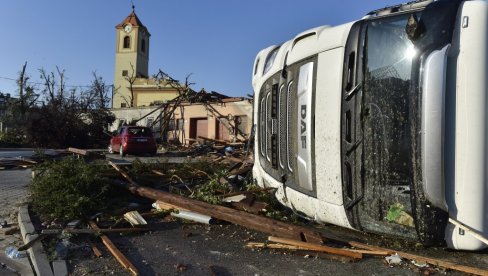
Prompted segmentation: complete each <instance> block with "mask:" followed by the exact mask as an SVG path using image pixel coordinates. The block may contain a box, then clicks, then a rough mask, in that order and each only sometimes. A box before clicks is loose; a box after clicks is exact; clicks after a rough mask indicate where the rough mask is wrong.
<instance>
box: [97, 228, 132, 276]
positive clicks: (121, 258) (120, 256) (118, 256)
mask: <svg viewBox="0 0 488 276" xmlns="http://www.w3.org/2000/svg"><path fill="white" fill-rule="evenodd" d="M89 224H90V227H91V228H92V229H93V230H95V231H100V228H98V225H97V224H96V223H95V222H94V221H89ZM100 238H101V239H102V242H103V244H104V245H105V246H106V247H107V249H108V251H110V253H111V254H112V255H113V256H114V257H115V259H117V261H118V262H119V263H120V264H121V265H122V266H123V267H124V268H125V269H127V270H129V271H130V272H131V273H132V274H134V275H139V271H138V270H137V268H136V267H135V266H134V265H133V264H132V263H131V262H130V261H129V259H127V257H125V255H124V254H122V252H120V250H119V249H118V248H117V246H115V244H114V243H113V242H112V241H111V240H110V239H109V238H108V237H107V236H106V235H104V234H102V235H100Z"/></svg>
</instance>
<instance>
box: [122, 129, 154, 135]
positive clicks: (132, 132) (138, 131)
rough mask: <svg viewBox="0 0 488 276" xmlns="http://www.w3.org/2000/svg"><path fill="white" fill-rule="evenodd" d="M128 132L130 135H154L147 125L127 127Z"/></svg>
mask: <svg viewBox="0 0 488 276" xmlns="http://www.w3.org/2000/svg"><path fill="white" fill-rule="evenodd" d="M127 133H128V134H129V135H136V136H144V137H151V136H152V132H151V130H150V129H149V128H145V127H130V128H128V129H127Z"/></svg>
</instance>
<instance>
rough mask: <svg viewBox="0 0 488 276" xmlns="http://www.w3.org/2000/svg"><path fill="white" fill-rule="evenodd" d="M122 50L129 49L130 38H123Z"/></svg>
mask: <svg viewBox="0 0 488 276" xmlns="http://www.w3.org/2000/svg"><path fill="white" fill-rule="evenodd" d="M124 48H130V36H125V37H124Z"/></svg>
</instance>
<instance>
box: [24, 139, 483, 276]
mask: <svg viewBox="0 0 488 276" xmlns="http://www.w3.org/2000/svg"><path fill="white" fill-rule="evenodd" d="M200 138H201V137H200ZM201 139H202V140H203V141H205V143H212V146H211V147H210V148H207V149H208V150H205V151H202V152H204V153H201V155H200V156H204V157H205V158H206V159H205V160H204V161H202V162H201V163H191V164H188V163H183V164H172V163H171V162H164V161H163V162H160V163H158V162H154V163H148V164H146V163H142V162H140V161H139V160H136V161H134V162H133V165H132V166H126V165H123V166H122V165H119V164H116V163H115V162H112V161H107V162H106V163H105V165H103V163H102V164H101V163H100V162H98V163H97V166H105V167H107V168H108V167H109V166H111V167H112V168H113V169H115V170H116V171H117V172H118V174H116V173H113V172H109V171H108V170H106V172H105V176H104V177H106V178H108V179H111V180H112V181H111V183H112V184H113V186H114V187H116V188H118V189H120V188H124V189H126V190H127V191H129V192H130V193H131V194H132V195H131V196H137V197H138V198H142V199H141V202H142V203H136V204H134V203H127V204H126V206H125V207H124V208H116V210H115V209H114V210H115V211H114V210H113V212H112V213H110V214H108V213H107V214H105V213H102V214H97V215H96V216H94V217H92V220H90V221H88V225H89V228H88V225H87V224H86V222H87V221H86V219H87V218H82V217H80V218H78V219H75V220H70V221H66V222H64V221H62V220H61V221H56V220H52V221H49V223H46V224H45V225H44V227H42V226H41V225H40V224H39V227H40V229H38V232H39V236H38V238H37V239H36V240H33V241H31V242H30V243H28V244H25V245H24V246H21V247H19V248H18V249H17V250H18V251H19V252H21V251H23V250H26V249H27V248H28V247H30V246H32V244H34V243H35V242H39V241H41V240H44V239H45V238H46V237H48V236H49V237H55V236H56V237H61V236H64V237H65V238H64V239H61V241H59V239H58V241H57V243H56V244H55V248H56V252H58V254H57V256H58V257H60V258H62V259H64V258H67V257H68V256H69V253H68V251H69V248H72V247H73V246H72V245H70V239H69V238H70V237H69V236H66V235H78V236H79V235H82V234H84V235H85V236H86V235H87V236H88V237H89V238H88V237H85V236H84V237H85V238H84V239H83V240H82V243H83V244H85V247H86V248H88V250H89V253H90V254H93V255H94V256H96V257H97V258H100V257H102V256H103V253H102V251H101V250H100V249H99V248H97V247H96V245H95V244H94V243H93V242H92V240H91V239H92V238H100V239H101V240H102V242H103V244H104V245H105V246H106V247H107V250H108V251H109V252H110V253H111V254H112V255H113V256H114V257H115V259H116V260H117V261H118V262H119V263H120V264H121V265H122V267H124V268H125V269H126V270H128V271H130V273H132V274H133V275H139V271H138V270H137V268H136V266H134V264H133V263H132V262H131V261H130V259H129V258H128V257H127V256H125V255H124V254H123V253H122V252H121V251H120V250H119V249H118V248H117V246H116V245H115V244H114V243H113V242H112V241H111V240H110V239H109V237H108V236H107V234H108V233H136V232H148V233H151V231H155V230H154V229H151V228H150V227H151V220H148V218H154V217H158V216H159V217H160V218H165V220H166V219H168V217H169V216H172V217H177V218H182V219H184V220H190V221H193V222H197V223H205V224H213V223H220V222H222V221H225V222H229V223H232V224H237V225H241V226H243V227H246V228H248V229H253V230H255V231H258V232H262V233H266V234H267V235H270V236H269V237H268V241H264V242H257V241H255V240H254V237H251V238H249V239H250V240H254V241H251V242H248V243H247V244H246V245H245V246H246V247H248V248H252V249H253V250H276V251H277V252H286V253H290V254H297V255H301V256H305V258H326V259H333V260H339V261H342V262H353V261H354V262H356V261H359V260H361V259H363V258H371V257H381V258H385V261H386V262H387V263H388V265H399V264H403V263H408V264H409V265H411V266H413V267H417V268H418V269H432V266H434V267H443V268H446V269H451V270H457V271H461V272H465V273H471V274H475V275H486V274H488V271H486V270H483V269H478V268H474V267H469V266H463V265H458V264H455V263H452V262H448V261H444V260H440V259H435V258H428V257H423V256H419V255H415V254H410V253H406V252H401V251H397V250H391V249H387V248H382V247H375V246H371V245H367V244H365V243H360V242H354V241H348V240H341V239H338V238H337V237H332V236H327V235H325V234H324V233H322V232H319V231H317V230H316V229H314V228H311V227H308V226H303V225H296V224H291V223H288V222H283V221H280V220H276V219H273V218H269V217H266V216H265V215H266V214H267V212H268V211H273V208H274V205H273V203H272V202H271V201H267V198H268V197H269V198H274V197H273V192H274V189H272V188H264V189H263V188H258V187H255V186H253V185H251V184H250V182H251V181H249V180H250V178H249V173H250V171H251V169H252V156H249V155H247V154H246V153H245V152H244V151H243V146H244V145H245V143H237V144H236V143H232V144H231V143H229V142H225V141H224V142H222V141H218V140H215V139H208V138H206V139H204V138H201ZM202 145H205V144H202ZM207 146H208V145H207ZM207 146H205V147H207ZM215 146H217V147H215ZM220 146H224V147H223V148H220ZM229 146H231V147H232V148H228V147H229ZM69 152H72V153H75V154H77V155H79V156H80V157H83V158H85V157H87V156H88V158H89V159H90V160H93V159H100V158H103V156H102V155H100V154H99V152H97V151H87V150H80V149H73V148H70V149H69ZM93 152H95V153H93ZM163 155H164V154H163ZM22 164H24V163H22ZM107 164H108V165H109V166H107ZM209 168H211V169H212V170H210V169H209ZM119 193H120V192H119ZM144 200H145V201H144ZM202 200H203V201H202ZM394 207H395V208H392V209H391V212H389V214H388V215H389V218H388V219H389V220H391V221H395V222H396V223H401V224H410V222H409V221H408V214H406V215H405V214H403V210H402V207H401V206H394ZM105 212H106V210H105ZM263 214H264V215H263ZM168 215H169V216H168ZM402 216H403V217H407V220H401V219H400V220H399V218H401V217H402ZM95 219H97V222H95ZM119 225H120V226H119ZM48 226H50V227H51V228H49V229H48ZM53 226H54V227H55V228H52V227H53ZM186 234H187V235H188V237H190V236H191V233H186ZM189 266H190V265H189V264H183V263H177V264H175V265H174V267H175V269H176V270H178V271H180V272H183V271H186V270H188V269H189ZM209 269H210V271H211V273H214V271H216V270H218V269H217V267H210V268H209Z"/></svg>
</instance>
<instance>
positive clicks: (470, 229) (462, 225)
mask: <svg viewBox="0 0 488 276" xmlns="http://www.w3.org/2000/svg"><path fill="white" fill-rule="evenodd" d="M449 222H450V223H452V224H454V225H456V226H457V227H459V228H461V229H463V230H464V231H466V232H468V233H469V234H470V235H471V236H473V237H475V238H477V239H478V240H480V241H482V242H484V243H485V244H488V239H486V238H485V237H483V236H482V235H481V234H479V233H478V232H477V231H476V230H474V229H472V228H470V227H468V226H466V225H464V224H463V223H461V222H459V221H457V220H455V219H453V218H449Z"/></svg>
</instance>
